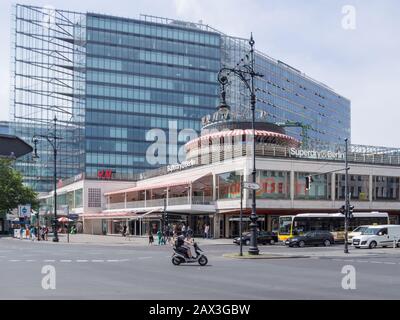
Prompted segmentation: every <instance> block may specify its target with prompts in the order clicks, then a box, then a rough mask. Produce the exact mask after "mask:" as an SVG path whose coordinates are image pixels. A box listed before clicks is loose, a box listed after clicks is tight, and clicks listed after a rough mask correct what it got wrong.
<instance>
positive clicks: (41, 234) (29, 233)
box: [19, 225, 49, 241]
mask: <svg viewBox="0 0 400 320" xmlns="http://www.w3.org/2000/svg"><path fill="white" fill-rule="evenodd" d="M24 231H25V238H26V239H30V240H32V241H35V240H37V239H39V240H43V241H47V240H48V235H49V228H48V227H47V226H39V227H38V228H37V227H35V226H33V225H31V226H26V227H22V226H21V228H20V230H19V232H20V239H23V238H24Z"/></svg>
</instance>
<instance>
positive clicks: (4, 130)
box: [0, 121, 10, 134]
mask: <svg viewBox="0 0 400 320" xmlns="http://www.w3.org/2000/svg"><path fill="white" fill-rule="evenodd" d="M9 133H10V123H9V122H8V121H0V134H9Z"/></svg>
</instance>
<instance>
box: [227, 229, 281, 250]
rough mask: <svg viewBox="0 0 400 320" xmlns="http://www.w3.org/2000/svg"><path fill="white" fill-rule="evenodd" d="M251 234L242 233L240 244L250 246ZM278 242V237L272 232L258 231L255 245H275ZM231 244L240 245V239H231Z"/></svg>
mask: <svg viewBox="0 0 400 320" xmlns="http://www.w3.org/2000/svg"><path fill="white" fill-rule="evenodd" d="M250 237H251V233H250V232H248V233H244V234H243V235H242V243H243V244H245V245H247V246H248V245H250ZM276 242H278V236H277V235H276V234H275V233H273V232H268V231H259V232H258V233H257V243H259V244H275V243H276ZM233 243H236V244H238V245H239V244H240V237H237V238H235V239H233Z"/></svg>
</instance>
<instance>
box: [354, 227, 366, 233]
mask: <svg viewBox="0 0 400 320" xmlns="http://www.w3.org/2000/svg"><path fill="white" fill-rule="evenodd" d="M367 229H368V227H357V228H355V229H354V230H353V232H364V231H365V230H367Z"/></svg>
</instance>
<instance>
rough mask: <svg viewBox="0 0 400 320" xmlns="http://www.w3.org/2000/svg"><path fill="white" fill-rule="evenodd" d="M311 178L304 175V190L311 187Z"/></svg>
mask: <svg viewBox="0 0 400 320" xmlns="http://www.w3.org/2000/svg"><path fill="white" fill-rule="evenodd" d="M313 181H314V180H313V178H312V177H311V176H307V177H306V190H310V188H311V182H313Z"/></svg>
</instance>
